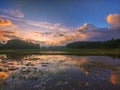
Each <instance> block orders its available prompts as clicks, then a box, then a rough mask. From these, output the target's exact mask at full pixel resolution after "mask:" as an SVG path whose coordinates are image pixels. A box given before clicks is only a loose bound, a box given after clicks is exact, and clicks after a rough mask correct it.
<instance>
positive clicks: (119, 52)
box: [0, 49, 120, 56]
mask: <svg viewBox="0 0 120 90" xmlns="http://www.w3.org/2000/svg"><path fill="white" fill-rule="evenodd" d="M0 54H43V55H109V56H110V55H111V56H120V49H54V50H50V49H49V50H47V49H46V50H0Z"/></svg>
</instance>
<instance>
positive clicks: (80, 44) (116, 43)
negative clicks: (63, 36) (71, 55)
mask: <svg viewBox="0 0 120 90" xmlns="http://www.w3.org/2000/svg"><path fill="white" fill-rule="evenodd" d="M66 48H80V49H82V48H83V49H84V48H88V49H94V48H120V39H112V40H108V41H77V42H72V43H68V44H67V45H66Z"/></svg>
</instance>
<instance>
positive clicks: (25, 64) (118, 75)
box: [0, 54, 120, 90]
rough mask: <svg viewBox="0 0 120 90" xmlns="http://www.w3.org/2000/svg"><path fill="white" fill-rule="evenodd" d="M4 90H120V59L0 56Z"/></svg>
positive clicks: (68, 56)
mask: <svg viewBox="0 0 120 90" xmlns="http://www.w3.org/2000/svg"><path fill="white" fill-rule="evenodd" d="M0 90H120V59H119V58H112V57H109V56H75V55H39V54H36V55H34V54H32V55H22V54H17V55H15V54H0Z"/></svg>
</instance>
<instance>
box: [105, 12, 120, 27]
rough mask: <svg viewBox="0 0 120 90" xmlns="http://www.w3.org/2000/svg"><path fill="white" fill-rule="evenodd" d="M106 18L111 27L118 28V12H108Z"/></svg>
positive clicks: (119, 16) (119, 17) (119, 18)
mask: <svg viewBox="0 0 120 90" xmlns="http://www.w3.org/2000/svg"><path fill="white" fill-rule="evenodd" d="M106 20H107V22H108V24H110V25H111V27H112V28H120V14H109V15H108V16H107V18H106Z"/></svg>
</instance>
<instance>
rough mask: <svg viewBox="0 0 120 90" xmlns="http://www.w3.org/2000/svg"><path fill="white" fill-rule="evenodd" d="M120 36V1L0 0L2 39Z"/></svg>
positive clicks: (61, 41) (58, 41) (52, 41)
mask: <svg viewBox="0 0 120 90" xmlns="http://www.w3.org/2000/svg"><path fill="white" fill-rule="evenodd" d="M112 38H120V0H0V41H3V40H5V41H7V40H10V39H22V40H27V41H32V42H35V43H40V44H41V45H45V46H51V45H53V46H54V45H65V44H67V43H69V42H73V41H104V40H110V39H112Z"/></svg>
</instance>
